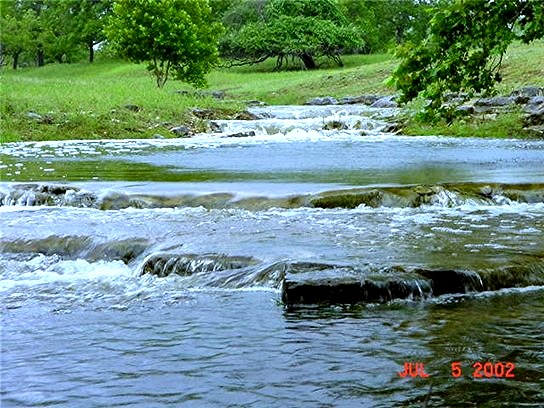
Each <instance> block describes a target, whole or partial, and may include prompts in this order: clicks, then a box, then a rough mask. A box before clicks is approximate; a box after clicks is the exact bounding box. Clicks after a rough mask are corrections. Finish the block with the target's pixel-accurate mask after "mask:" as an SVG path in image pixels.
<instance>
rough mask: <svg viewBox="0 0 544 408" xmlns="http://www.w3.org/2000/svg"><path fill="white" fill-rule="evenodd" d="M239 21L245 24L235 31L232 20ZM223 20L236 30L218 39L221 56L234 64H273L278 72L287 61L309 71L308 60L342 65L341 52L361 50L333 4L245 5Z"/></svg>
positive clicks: (312, 0)
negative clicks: (321, 58) (268, 61)
mask: <svg viewBox="0 0 544 408" xmlns="http://www.w3.org/2000/svg"><path fill="white" fill-rule="evenodd" d="M244 16H245V17H246V22H245V24H240V25H239V26H238V25H237V24H238V22H240V20H242V19H241V18H240V19H239V20H237V19H235V18H234V17H244ZM225 18H226V19H227V21H230V24H231V27H235V28H236V27H239V29H234V30H231V32H229V33H228V34H227V35H226V36H225V37H224V38H223V40H222V44H221V51H222V54H223V55H224V56H226V57H228V58H233V59H236V60H238V61H239V63H240V64H247V63H250V64H251V63H256V62H262V61H264V60H266V59H268V58H276V59H277V65H276V67H277V68H280V67H281V66H282V65H283V63H285V62H287V61H288V59H289V58H291V59H294V58H298V59H300V60H301V61H302V62H303V63H304V66H305V67H306V68H307V69H313V68H316V67H317V65H316V63H315V60H314V58H316V57H319V56H326V57H328V58H331V59H333V60H334V61H335V62H336V63H337V64H338V65H342V60H341V59H340V54H341V52H342V50H343V49H345V48H353V47H358V46H360V45H361V39H360V38H359V35H358V33H357V32H356V30H355V29H354V28H353V27H352V26H350V25H348V23H347V19H346V17H345V15H344V14H343V13H342V11H341V9H340V8H339V6H338V4H337V2H336V1H334V0H270V1H268V2H267V3H263V2H262V1H246V2H244V3H243V4H241V5H240V6H239V7H238V8H237V9H235V10H233V11H231V13H229V14H227V15H226V16H225ZM229 19H230V20H229Z"/></svg>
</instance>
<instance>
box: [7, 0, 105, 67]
mask: <svg viewBox="0 0 544 408" xmlns="http://www.w3.org/2000/svg"><path fill="white" fill-rule="evenodd" d="M111 3H112V0H83V1H82V0H63V1H58V0H3V1H2V3H0V4H1V6H2V7H1V9H0V11H1V23H2V30H0V43H1V44H2V52H3V53H4V54H3V55H7V56H9V57H10V58H11V61H12V65H13V68H17V66H18V65H19V64H20V63H23V64H25V65H29V64H28V63H29V62H30V61H31V60H34V61H35V62H36V65H38V66H41V65H44V64H45V63H46V62H48V61H51V60H54V61H57V62H59V63H62V62H74V61H78V60H79V59H81V57H82V56H83V53H84V50H85V49H87V50H88V51H89V59H90V60H91V62H92V59H93V56H94V48H93V47H94V46H95V45H97V44H98V43H100V42H101V41H103V40H104V38H105V37H104V34H103V26H104V20H105V16H106V15H107V14H108V12H109V11H110V9H111Z"/></svg>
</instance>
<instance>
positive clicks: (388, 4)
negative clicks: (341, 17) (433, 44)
mask: <svg viewBox="0 0 544 408" xmlns="http://www.w3.org/2000/svg"><path fill="white" fill-rule="evenodd" d="M436 3H437V0H388V1H383V0H358V1H353V0H340V5H341V6H342V7H343V8H344V10H345V14H346V15H347V16H349V19H350V21H351V22H352V23H353V24H355V26H356V27H357V28H358V29H359V30H360V32H361V37H362V38H363V40H364V48H363V49H362V50H361V51H362V52H365V53H372V52H380V51H384V50H387V49H388V48H389V47H391V46H392V45H398V44H401V43H403V42H405V41H412V42H415V43H418V42H420V41H421V40H422V39H423V38H424V37H425V34H426V31H427V27H428V22H429V20H430V18H431V14H430V13H429V10H430V9H432V8H433V7H434V6H435V4H436Z"/></svg>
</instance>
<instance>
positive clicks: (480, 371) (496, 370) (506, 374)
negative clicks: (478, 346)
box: [451, 361, 516, 378]
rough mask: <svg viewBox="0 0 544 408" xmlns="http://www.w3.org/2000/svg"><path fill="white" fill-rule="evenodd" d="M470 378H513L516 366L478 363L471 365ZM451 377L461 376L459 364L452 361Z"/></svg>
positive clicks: (499, 363) (504, 363) (498, 363)
mask: <svg viewBox="0 0 544 408" xmlns="http://www.w3.org/2000/svg"><path fill="white" fill-rule="evenodd" d="M472 368H473V371H472V377H474V378H515V374H514V369H515V368H516V365H515V364H514V363H512V362H501V361H498V362H496V363H493V362H491V361H486V362H485V363H482V362H480V361H477V362H475V363H474V364H472ZM451 375H452V377H455V378H459V377H461V375H463V369H462V367H461V362H459V361H454V362H453V363H451Z"/></svg>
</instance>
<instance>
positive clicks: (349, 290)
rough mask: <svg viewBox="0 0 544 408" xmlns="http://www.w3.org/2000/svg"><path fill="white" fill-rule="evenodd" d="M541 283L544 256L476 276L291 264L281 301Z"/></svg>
mask: <svg viewBox="0 0 544 408" xmlns="http://www.w3.org/2000/svg"><path fill="white" fill-rule="evenodd" d="M543 284H544V256H540V257H539V256H535V257H534V259H531V260H530V261H529V262H528V263H527V264H525V265H517V264H516V265H507V266H502V267H496V268H492V269H484V270H478V271H472V270H454V269H423V268H415V269H409V268H402V267H398V266H397V267H384V268H381V269H380V270H376V269H374V270H370V269H369V268H368V267H366V268H365V269H364V270H363V269H359V270H358V269H356V268H354V267H350V266H346V265H332V264H317V263H316V264H310V263H302V264H300V263H293V264H288V265H287V266H286V268H285V274H284V278H283V286H282V300H283V302H284V303H285V304H286V305H287V306H296V305H309V304H353V303H369V302H370V303H382V302H389V301H391V300H394V299H425V298H429V297H434V296H441V295H448V294H452V295H453V294H466V293H475V292H482V291H487V290H499V289H503V288H513V287H526V286H531V285H543Z"/></svg>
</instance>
